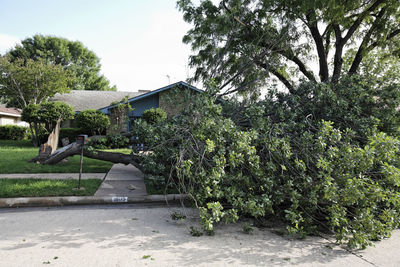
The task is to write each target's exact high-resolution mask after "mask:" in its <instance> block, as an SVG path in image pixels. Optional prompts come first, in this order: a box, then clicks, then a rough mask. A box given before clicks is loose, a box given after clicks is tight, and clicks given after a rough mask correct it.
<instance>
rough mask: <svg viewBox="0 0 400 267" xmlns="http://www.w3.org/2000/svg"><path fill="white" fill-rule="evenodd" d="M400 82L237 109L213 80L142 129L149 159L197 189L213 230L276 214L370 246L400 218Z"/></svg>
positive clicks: (325, 88)
mask: <svg viewBox="0 0 400 267" xmlns="http://www.w3.org/2000/svg"><path fill="white" fill-rule="evenodd" d="M392 87H393V88H392ZM391 88H392V89H391ZM396 88H397V89H396ZM391 90H392V91H391ZM397 91H398V86H396V85H391V86H390V87H388V88H380V87H378V86H375V84H374V83H369V80H368V79H362V78H361V77H355V76H353V77H351V78H343V79H342V80H341V81H340V82H339V83H338V84H333V83H331V84H316V83H304V84H302V85H301V86H299V87H298V88H296V94H290V93H282V92H277V91H275V92H270V94H269V95H267V96H266V99H265V100H263V101H257V102H253V103H250V104H249V105H247V106H243V105H242V104H243V103H235V102H232V101H223V102H222V103H223V104H224V106H225V108H226V109H231V110H233V109H235V108H236V109H240V110H241V112H239V113H238V112H236V113H235V112H223V111H222V107H221V106H220V105H218V104H215V103H216V97H215V93H216V89H215V86H213V85H212V84H211V86H210V87H209V89H208V93H209V95H205V94H204V95H199V97H198V98H197V101H193V102H192V103H191V104H190V106H189V107H188V109H187V110H186V111H185V112H183V113H182V114H180V115H179V116H176V117H174V118H171V119H169V120H167V121H164V122H160V123H157V124H153V125H151V124H148V123H147V122H145V121H137V122H136V125H135V126H136V127H134V129H135V131H136V133H135V134H137V135H138V136H139V138H140V139H141V140H144V141H145V143H146V144H147V145H148V146H149V150H151V151H153V153H149V154H147V155H146V156H144V158H142V159H141V160H142V165H143V169H144V170H145V171H146V172H147V173H149V174H151V175H155V176H161V177H164V179H165V184H166V185H168V184H171V183H172V184H174V185H175V186H176V187H177V188H178V189H179V190H180V192H182V193H187V194H188V195H189V196H190V197H191V198H192V200H193V202H194V204H195V205H196V206H197V207H198V208H199V211H200V215H201V218H202V223H203V226H204V230H205V231H206V233H211V234H212V233H213V231H214V225H215V224H216V223H220V222H232V221H236V220H237V219H238V218H240V217H241V216H252V217H255V218H257V219H258V220H262V219H263V218H268V217H270V216H275V217H277V218H280V219H281V220H283V221H285V222H286V223H287V225H288V228H287V229H288V231H289V232H290V233H292V234H296V235H298V236H300V237H302V236H305V235H307V234H315V233H317V232H318V231H331V232H332V233H334V234H335V235H336V238H337V240H338V241H339V242H347V244H348V245H349V246H350V247H365V246H366V245H368V244H370V242H371V240H379V239H381V238H383V237H387V236H390V233H391V230H392V229H394V228H395V227H398V226H399V219H400V217H399V216H400V213H399V210H400V206H399V204H400V192H399V186H400V178H399V177H400V168H399V167H400V161H399V159H400V158H399V155H400V154H399V152H400V151H399V139H398V138H397V137H398V130H399V129H398V125H399V124H398V119H399V112H398V111H397V106H398V101H399V100H400V96H399V94H398V92H397ZM389 92H392V93H389ZM213 95H214V96H213ZM227 102H229V103H227ZM231 116H232V117H231Z"/></svg>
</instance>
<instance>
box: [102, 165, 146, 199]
mask: <svg viewBox="0 0 400 267" xmlns="http://www.w3.org/2000/svg"><path fill="white" fill-rule="evenodd" d="M94 196H95V197H110V196H111V197H136V196H147V192H146V185H145V184H144V175H143V173H142V172H141V171H140V170H139V169H138V168H136V167H134V166H132V165H124V164H114V165H113V166H112V168H111V170H110V171H109V172H108V173H107V175H106V178H105V179H104V181H103V183H102V184H101V185H100V187H99V189H98V190H97V192H96V193H95V194H94Z"/></svg>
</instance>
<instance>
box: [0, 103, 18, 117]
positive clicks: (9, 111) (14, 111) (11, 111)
mask: <svg viewBox="0 0 400 267" xmlns="http://www.w3.org/2000/svg"><path fill="white" fill-rule="evenodd" d="M21 113H22V110H21V109H19V108H6V107H5V106H3V105H1V106H0V114H1V115H8V116H12V117H21Z"/></svg>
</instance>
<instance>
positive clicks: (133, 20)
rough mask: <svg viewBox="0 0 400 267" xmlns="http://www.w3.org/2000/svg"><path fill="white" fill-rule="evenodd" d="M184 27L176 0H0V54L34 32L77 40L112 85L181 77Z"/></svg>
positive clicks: (122, 87)
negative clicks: (94, 59)
mask: <svg viewBox="0 0 400 267" xmlns="http://www.w3.org/2000/svg"><path fill="white" fill-rule="evenodd" d="M189 29H190V25H189V24H187V23H186V22H184V21H183V18H182V13H180V12H179V10H178V9H177V8H176V0H148V1H146V0H114V1H110V0H0V54H4V53H5V52H6V51H7V50H9V49H11V48H12V47H14V46H15V45H16V44H17V43H19V42H20V41H21V40H23V39H25V38H28V37H32V36H33V35H35V34H42V35H53V36H58V37H63V38H67V39H69V40H72V41H80V42H82V43H83V44H84V45H85V46H86V47H87V48H89V49H90V50H92V51H93V52H95V53H96V55H97V56H98V57H99V58H100V60H101V65H102V71H101V72H102V73H103V74H104V75H105V76H106V77H107V79H109V80H110V83H111V85H116V86H117V89H118V91H138V90H139V89H145V90H154V89H157V88H160V87H163V86H166V85H168V84H170V83H173V82H177V81H181V80H183V81H184V80H186V79H187V78H188V77H189V76H190V73H192V70H190V69H189V67H188V56H189V55H190V47H189V45H185V44H183V43H182V37H183V35H184V34H185V33H186V32H187V30H189ZM194 85H196V84H194Z"/></svg>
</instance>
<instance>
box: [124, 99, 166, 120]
mask: <svg viewBox="0 0 400 267" xmlns="http://www.w3.org/2000/svg"><path fill="white" fill-rule="evenodd" d="M130 105H131V107H132V108H134V110H133V111H131V112H129V114H128V116H129V117H130V118H131V117H141V116H142V115H143V112H144V111H146V110H148V109H150V108H158V106H159V101H158V94H155V95H151V96H148V97H146V98H142V99H139V100H136V101H135V102H131V103H130Z"/></svg>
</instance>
